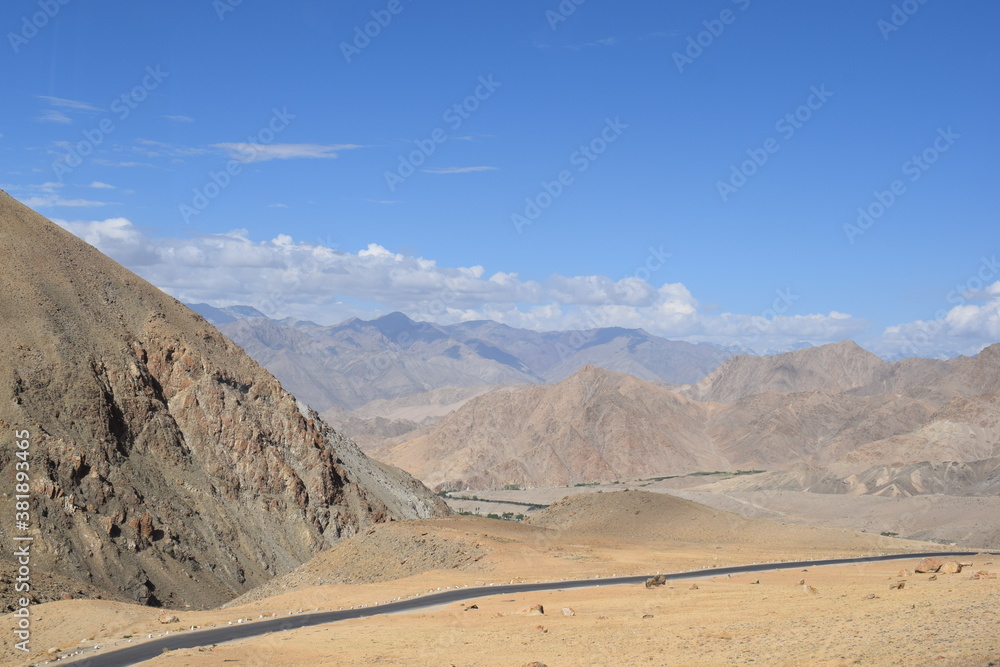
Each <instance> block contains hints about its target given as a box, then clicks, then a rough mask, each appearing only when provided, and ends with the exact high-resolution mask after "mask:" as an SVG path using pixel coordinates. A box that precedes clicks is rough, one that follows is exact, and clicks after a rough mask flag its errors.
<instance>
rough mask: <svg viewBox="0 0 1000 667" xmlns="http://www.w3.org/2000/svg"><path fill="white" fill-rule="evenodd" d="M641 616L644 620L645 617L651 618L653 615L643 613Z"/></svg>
mask: <svg viewBox="0 0 1000 667" xmlns="http://www.w3.org/2000/svg"><path fill="white" fill-rule="evenodd" d="M642 618H643V620H645V619H647V618H653V615H652V614H643V615H642Z"/></svg>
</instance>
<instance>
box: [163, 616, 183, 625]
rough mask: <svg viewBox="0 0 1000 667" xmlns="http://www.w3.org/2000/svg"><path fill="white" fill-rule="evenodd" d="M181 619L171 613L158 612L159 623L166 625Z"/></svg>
mask: <svg viewBox="0 0 1000 667" xmlns="http://www.w3.org/2000/svg"><path fill="white" fill-rule="evenodd" d="M180 620H181V619H179V618H177V617H176V616H174V615H173V614H160V623H162V624H164V625H166V624H168V623H178V622H180Z"/></svg>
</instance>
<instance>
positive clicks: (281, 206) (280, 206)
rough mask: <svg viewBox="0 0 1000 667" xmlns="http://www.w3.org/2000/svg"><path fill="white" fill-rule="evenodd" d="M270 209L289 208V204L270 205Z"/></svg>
mask: <svg viewBox="0 0 1000 667" xmlns="http://www.w3.org/2000/svg"><path fill="white" fill-rule="evenodd" d="M267 207H268V208H288V204H282V203H281V202H275V203H274V204H268V205H267Z"/></svg>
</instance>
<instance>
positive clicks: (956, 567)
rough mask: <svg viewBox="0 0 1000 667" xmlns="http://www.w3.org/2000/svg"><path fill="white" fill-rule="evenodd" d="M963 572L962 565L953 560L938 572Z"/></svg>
mask: <svg viewBox="0 0 1000 667" xmlns="http://www.w3.org/2000/svg"><path fill="white" fill-rule="evenodd" d="M961 571H962V565H961V564H960V563H956V562H955V561H953V560H949V561H947V562H946V563H945V564H944V565H942V566H941V568H940V569H939V570H938V572H940V573H941V574H958V573H959V572H961Z"/></svg>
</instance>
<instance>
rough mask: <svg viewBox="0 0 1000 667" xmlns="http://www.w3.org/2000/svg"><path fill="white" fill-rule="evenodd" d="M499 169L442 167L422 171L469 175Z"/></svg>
mask: <svg viewBox="0 0 1000 667" xmlns="http://www.w3.org/2000/svg"><path fill="white" fill-rule="evenodd" d="M497 169H498V167H440V168H437V169H422V170H421V171H425V172H427V173H428V174H468V173H471V172H474V171H496V170H497Z"/></svg>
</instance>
